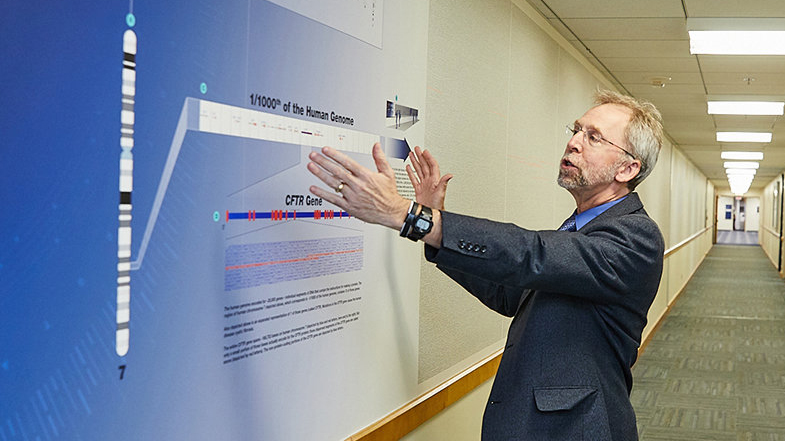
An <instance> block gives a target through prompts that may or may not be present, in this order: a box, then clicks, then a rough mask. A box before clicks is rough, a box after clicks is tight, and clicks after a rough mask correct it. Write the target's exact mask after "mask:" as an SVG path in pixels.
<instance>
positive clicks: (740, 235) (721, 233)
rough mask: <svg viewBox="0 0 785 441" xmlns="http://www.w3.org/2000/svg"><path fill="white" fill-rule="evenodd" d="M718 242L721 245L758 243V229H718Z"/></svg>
mask: <svg viewBox="0 0 785 441" xmlns="http://www.w3.org/2000/svg"><path fill="white" fill-rule="evenodd" d="M717 244H719V245H755V246H757V245H758V232H757V231H729V230H718V231H717Z"/></svg>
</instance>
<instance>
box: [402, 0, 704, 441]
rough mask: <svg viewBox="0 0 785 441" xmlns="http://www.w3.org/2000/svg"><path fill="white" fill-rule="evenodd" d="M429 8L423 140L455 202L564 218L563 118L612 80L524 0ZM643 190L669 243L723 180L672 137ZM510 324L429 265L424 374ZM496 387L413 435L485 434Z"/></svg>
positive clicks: (692, 249) (481, 348)
mask: <svg viewBox="0 0 785 441" xmlns="http://www.w3.org/2000/svg"><path fill="white" fill-rule="evenodd" d="M429 14H430V18H429V35H428V39H429V41H428V73H427V87H428V91H427V99H426V111H427V112H426V113H424V115H423V119H424V120H425V121H426V123H427V126H426V133H425V141H426V147H427V148H429V149H430V150H431V151H432V152H433V153H434V155H435V156H436V157H437V159H439V161H440V164H441V166H442V171H443V172H450V173H453V174H455V178H454V179H453V181H452V182H451V183H450V186H449V190H448V195H447V200H446V208H447V210H451V211H457V212H461V213H465V214H471V215H476V216H481V217H487V218H491V219H496V220H502V221H509V222H514V223H516V224H518V225H520V226H523V227H526V228H532V229H547V228H554V227H556V226H558V225H559V224H560V223H561V222H562V221H563V220H564V218H566V217H567V216H569V214H570V213H571V212H572V210H573V209H574V201H573V200H572V198H571V196H570V195H569V194H568V193H567V192H566V191H564V190H563V189H561V188H559V187H558V186H557V185H556V183H555V179H556V174H557V167H558V161H559V158H560V156H561V154H562V152H563V150H564V148H565V145H566V142H567V140H568V138H567V136H566V135H565V134H564V129H563V127H564V125H565V124H567V123H569V122H571V121H574V120H575V119H576V118H578V117H580V116H581V115H582V114H583V112H584V111H585V110H586V109H587V108H588V107H589V106H590V105H591V104H592V94H593V93H594V91H595V90H596V89H597V88H598V87H604V88H612V85H611V83H610V82H609V81H608V80H607V79H605V78H604V77H602V76H601V75H600V74H599V73H598V72H597V71H596V70H595V69H594V68H593V67H592V66H591V64H590V63H589V62H588V61H587V60H585V59H584V58H583V57H582V55H580V54H579V53H578V52H577V50H575V49H574V48H573V47H572V46H570V45H569V44H568V43H567V42H566V41H564V40H563V38H562V37H560V36H559V35H558V34H557V33H556V32H555V31H554V30H553V29H552V28H550V26H549V25H548V24H547V23H546V22H545V21H544V20H543V19H542V18H541V17H540V16H539V14H538V13H536V12H535V11H533V10H532V9H531V7H530V6H529V5H528V4H527V3H525V2H523V1H522V0H513V1H510V0H483V1H479V0H474V1H472V0H458V1H447V0H431V1H430V11H429ZM425 115H427V117H426V116H425ZM426 118H427V119H426ZM666 130H667V128H666ZM674 190H677V191H674ZM639 193H640V194H641V197H642V199H643V201H644V204H645V206H646V209H647V211H648V212H649V214H650V215H651V216H652V218H653V219H654V220H655V221H656V222H657V223H658V224H659V226H660V228H661V229H662V232H663V235H664V237H665V239H666V247H672V246H673V245H675V244H678V243H679V242H680V241H683V240H685V239H688V238H690V237H691V236H693V235H694V234H695V233H697V232H699V231H701V230H702V229H703V228H705V227H706V226H708V225H710V222H711V219H710V218H707V212H711V213H713V206H712V204H713V203H714V188H713V186H711V184H709V183H708V181H707V180H706V178H705V177H704V176H702V175H701V174H700V172H698V170H697V169H696V168H695V167H694V166H693V165H692V164H691V163H690V162H689V161H688V160H687V159H686V157H685V156H684V155H683V154H682V153H681V152H680V151H679V150H678V149H677V148H675V147H673V146H672V145H671V143H670V142H668V143H666V145H665V146H664V148H663V151H662V153H661V155H660V160H659V163H658V165H657V167H656V168H655V170H654V172H653V173H652V175H651V176H650V177H649V178H648V179H647V181H646V182H644V183H643V184H642V185H641V186H640V187H639ZM709 216H710V215H709ZM710 246H711V230H709V231H708V234H706V233H704V234H703V235H701V236H700V238H699V240H696V241H693V242H690V244H689V245H687V246H685V247H684V248H682V249H680V250H679V251H677V252H676V253H674V255H673V256H672V257H670V258H669V259H668V261H666V266H665V273H664V275H663V282H662V284H661V288H660V293H659V294H658V297H657V299H656V300H655V303H654V305H653V306H652V309H651V311H650V314H649V317H650V321H651V322H652V323H650V326H649V327H648V328H647V330H646V332H649V331H650V328H651V326H652V324H653V322H654V321H656V320H657V319H658V318H659V317H660V316H662V314H663V313H664V312H665V311H666V309H667V307H668V305H669V304H670V303H671V302H672V301H673V299H674V298H675V296H676V294H677V293H678V291H679V290H680V289H681V287H682V286H683V285H684V283H686V280H687V278H688V277H689V276H690V275H691V274H692V271H693V270H694V269H695V268H696V267H697V265H698V264H699V263H700V261H701V260H702V258H703V256H704V255H705V253H706V252H707V251H708V248H709V247H710ZM508 323H509V320H508V319H506V318H503V317H499V316H498V315H496V314H495V313H493V312H490V311H489V310H487V309H486V308H485V307H483V306H482V305H481V304H480V303H479V302H478V301H477V300H475V299H474V298H473V297H472V296H471V295H469V294H467V293H465V292H464V291H463V290H462V289H461V288H460V287H459V286H458V285H457V284H455V283H453V282H452V281H450V280H449V279H448V278H447V277H446V276H444V275H443V274H441V273H440V272H439V271H437V270H436V269H435V268H434V267H433V266H432V265H430V264H427V263H425V262H423V268H422V277H421V301H420V364H419V366H420V372H419V377H420V382H421V383H423V384H425V385H430V384H433V385H436V384H438V383H440V382H441V381H444V380H445V379H447V378H449V377H450V376H451V375H453V374H455V373H457V372H458V371H459V370H460V369H462V368H465V367H466V366H468V364H469V363H471V362H474V361H477V360H479V359H481V358H482V357H484V356H486V355H488V354H489V353H491V352H492V351H493V350H495V349H498V348H500V347H501V346H502V345H503V342H504V339H505V336H506V331H507V326H508ZM489 391H490V382H487V383H485V384H483V385H482V386H480V387H479V388H477V389H476V390H475V391H473V392H472V393H471V394H469V395H467V396H466V397H464V398H463V399H462V400H460V401H459V402H458V403H456V404H455V405H453V406H451V407H450V408H448V409H447V410H445V411H443V412H441V413H440V414H439V415H437V416H436V417H434V418H432V419H431V420H430V421H428V422H427V423H426V424H424V425H423V426H421V427H420V428H418V429H417V430H415V431H414V432H412V433H410V434H409V435H408V436H406V437H405V438H404V439H406V440H409V441H413V440H457V441H460V440H477V439H479V427H480V426H479V424H480V421H481V418H482V412H483V408H484V405H485V400H486V399H487V396H488V393H489Z"/></svg>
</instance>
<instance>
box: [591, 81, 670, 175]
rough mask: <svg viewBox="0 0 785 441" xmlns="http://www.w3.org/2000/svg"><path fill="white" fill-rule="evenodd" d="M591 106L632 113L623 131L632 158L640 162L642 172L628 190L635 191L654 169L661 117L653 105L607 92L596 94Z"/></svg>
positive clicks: (659, 140) (660, 134)
mask: <svg viewBox="0 0 785 441" xmlns="http://www.w3.org/2000/svg"><path fill="white" fill-rule="evenodd" d="M594 102H595V103H596V104H597V105H598V106H599V105H602V104H618V105H621V106H624V107H626V108H628V109H630V110H631V111H632V116H631V117H630V122H629V124H627V129H626V130H625V133H624V135H625V137H626V138H627V144H629V145H630V146H631V147H632V149H633V153H634V154H635V157H636V158H638V159H639V160H640V161H641V170H640V172H639V173H638V175H637V176H635V177H634V178H633V179H632V180H630V182H628V183H627V187H628V188H629V189H630V190H634V189H635V187H637V186H638V184H640V183H641V182H642V181H643V180H644V179H646V177H647V176H649V174H650V173H651V171H652V170H653V169H654V166H655V165H656V164H657V157H658V156H659V154H660V149H661V148H662V116H661V115H660V111H659V110H657V108H656V107H654V104H652V103H650V102H648V101H643V100H638V99H635V98H633V97H630V96H627V95H622V94H620V93H618V92H613V91H610V90H601V91H598V92H597V94H596V95H595V97H594Z"/></svg>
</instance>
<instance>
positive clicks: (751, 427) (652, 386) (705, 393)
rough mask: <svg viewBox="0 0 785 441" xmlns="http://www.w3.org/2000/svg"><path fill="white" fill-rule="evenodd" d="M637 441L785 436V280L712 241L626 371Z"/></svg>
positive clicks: (759, 260) (749, 440) (755, 440)
mask: <svg viewBox="0 0 785 441" xmlns="http://www.w3.org/2000/svg"><path fill="white" fill-rule="evenodd" d="M633 377H634V385H633V390H632V395H631V399H632V403H633V406H634V407H635V411H636V414H637V416H638V432H639V434H640V437H641V441H680V440H690V441H698V440H711V441H725V440H727V441H742V440H744V441H764V440H765V441H785V282H784V281H783V280H782V279H780V277H779V275H778V274H777V270H776V269H775V268H774V267H773V266H772V264H771V263H770V261H769V260H768V258H767V257H766V255H765V254H764V253H763V250H762V249H761V248H760V247H751V246H733V245H715V246H714V247H713V248H712V249H711V251H710V252H709V254H708V256H706V259H705V260H704V261H703V263H702V264H701V266H700V268H698V270H697V271H696V273H695V276H694V277H693V278H692V280H690V282H689V283H688V284H687V286H686V288H685V290H684V292H682V294H681V296H680V297H679V298H678V299H677V300H676V302H675V304H674V305H673V308H672V309H671V311H670V313H669V314H668V315H667V317H666V318H665V319H664V321H663V323H662V325H661V326H660V328H659V329H658V330H657V331H656V332H655V333H654V334H653V336H652V339H651V340H650V341H649V343H648V345H647V346H646V348H645V349H644V352H643V354H642V355H641V357H640V358H639V360H638V362H637V363H636V364H635V366H634V368H633Z"/></svg>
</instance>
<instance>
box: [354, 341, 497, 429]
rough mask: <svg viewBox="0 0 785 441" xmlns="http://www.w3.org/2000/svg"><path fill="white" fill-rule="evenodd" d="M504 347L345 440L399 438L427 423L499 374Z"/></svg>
mask: <svg viewBox="0 0 785 441" xmlns="http://www.w3.org/2000/svg"><path fill="white" fill-rule="evenodd" d="M503 351H504V349H499V350H497V351H496V352H494V353H492V354H491V355H489V356H487V357H485V358H484V359H482V360H480V361H478V362H477V363H475V364H473V365H471V366H469V367H468V368H466V369H464V370H463V371H461V372H459V373H458V374H456V375H454V376H453V377H452V378H450V379H449V380H447V381H445V382H444V383H441V384H439V385H438V386H436V387H435V388H433V389H431V390H429V391H428V392H426V393H424V394H422V395H420V396H419V397H417V398H415V399H414V400H412V401H411V402H409V403H407V404H406V405H404V406H402V407H400V408H399V409H398V410H396V411H394V412H393V413H391V414H389V415H387V416H386V417H384V418H382V419H381V420H379V421H377V422H375V423H373V424H371V425H370V426H368V427H366V428H365V429H363V430H361V431H359V432H357V433H355V434H354V435H352V436H350V437H349V438H347V439H346V441H360V440H362V441H377V440H379V441H388V440H394V439H400V438H401V437H403V436H404V435H406V434H407V433H409V432H411V431H412V430H414V429H416V428H417V426H419V425H420V424H422V423H424V422H426V421H427V420H429V419H430V418H431V417H433V416H434V415H436V414H437V413H439V412H441V411H442V410H444V409H445V408H446V407H447V406H449V405H451V404H453V403H455V402H456V401H458V400H459V399H460V398H462V397H463V396H464V395H466V394H467V393H469V392H471V391H472V390H473V389H474V388H475V387H477V386H479V385H480V384H482V383H483V382H485V381H487V380H488V379H490V378H493V376H494V375H496V370H497V369H499V363H500V362H501V359H502V352H503Z"/></svg>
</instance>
